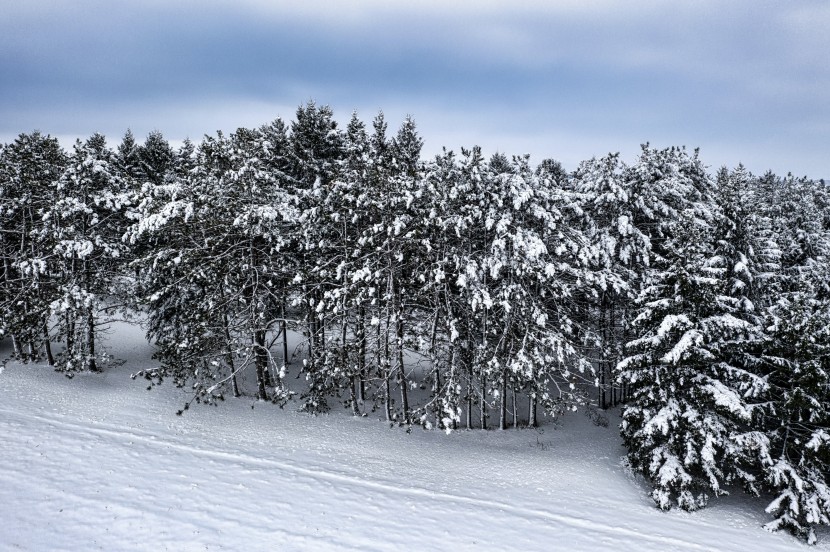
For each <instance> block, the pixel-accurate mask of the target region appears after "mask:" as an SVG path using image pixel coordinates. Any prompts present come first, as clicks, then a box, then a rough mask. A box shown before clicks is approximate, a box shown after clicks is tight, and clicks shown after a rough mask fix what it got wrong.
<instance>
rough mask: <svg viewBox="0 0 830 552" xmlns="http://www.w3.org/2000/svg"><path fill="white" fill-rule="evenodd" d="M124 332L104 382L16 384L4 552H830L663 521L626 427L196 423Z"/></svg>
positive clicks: (346, 419) (705, 524)
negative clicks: (631, 461) (630, 449)
mask: <svg viewBox="0 0 830 552" xmlns="http://www.w3.org/2000/svg"><path fill="white" fill-rule="evenodd" d="M115 330H116V331H115V332H114V333H113V334H112V335H111V336H110V337H109V342H110V347H111V351H112V353H113V354H114V355H115V356H116V357H117V358H120V359H123V360H125V361H126V362H125V363H124V364H123V365H122V366H118V367H111V368H108V369H107V371H106V372H105V373H104V374H101V375H79V376H77V377H75V379H73V380H69V379H67V378H65V377H64V376H62V375H60V374H57V373H55V372H53V371H52V370H51V369H50V368H48V367H45V366H21V365H17V364H13V363H9V364H8V366H7V367H6V369H5V371H4V372H3V373H2V374H0V436H2V437H0V550H56V551H57V550H72V551H76V550H108V551H111V550H480V549H485V548H489V549H491V550H522V551H529V550H592V551H596V550H615V551H620V550H637V551H660V552H663V551H668V550H736V551H741V552H753V551H770V552H771V551H776V550H796V549H803V550H807V549H812V550H816V549H818V550H830V535H828V533H827V531H822V532H820V533H819V539H820V541H819V545H818V546H817V547H814V548H811V547H807V546H806V545H804V544H801V543H800V542H798V541H796V540H795V539H794V538H792V537H790V536H789V535H787V534H775V535H773V534H769V533H767V532H766V531H764V530H763V529H761V525H762V524H763V523H765V522H766V521H768V520H769V518H768V516H767V515H766V514H765V513H764V512H763V507H764V505H765V502H764V501H759V500H754V501H750V502H749V503H747V502H746V499H745V498H744V497H742V496H738V495H736V496H735V497H728V498H726V499H722V500H720V501H715V502H713V503H712V505H711V506H710V507H709V508H707V509H705V510H703V511H701V512H697V513H694V514H689V513H685V512H680V511H672V512H668V513H665V512H660V511H658V510H657V509H656V508H655V507H654V505H653V502H652V501H651V499H650V498H649V497H648V495H647V488H646V486H645V485H644V484H643V483H642V482H641V481H638V480H637V479H635V478H633V477H632V476H630V475H629V474H628V472H627V471H626V469H625V467H624V465H623V463H622V456H623V454H624V451H623V449H622V448H621V446H620V439H619V436H618V434H617V430H616V427H615V424H616V420H615V419H612V420H611V424H610V427H608V428H602V427H596V426H594V425H592V424H591V423H590V421H589V420H588V419H587V418H586V417H585V416H583V415H582V414H578V413H577V414H572V415H570V416H567V417H565V418H563V419H562V421H561V422H560V423H559V424H557V425H555V426H554V425H552V424H550V423H547V424H546V425H544V426H543V427H542V429H541V430H540V431H534V430H510V431H504V432H500V431H487V432H481V431H469V432H468V431H457V432H454V433H453V434H451V435H449V436H447V435H445V434H444V433H443V432H439V431H422V430H421V429H420V428H415V429H413V431H412V433H411V434H407V433H406V432H405V431H403V430H402V429H398V428H395V429H390V428H389V426H388V425H387V424H385V423H383V422H381V421H379V420H378V415H370V416H368V417H366V418H359V419H358V418H352V417H351V416H350V415H349V413H348V412H346V411H340V410H335V411H334V412H333V413H332V414H330V415H326V416H318V417H311V416H309V415H306V414H301V413H297V412H294V411H293V407H292V405H291V404H289V406H288V407H287V408H286V409H285V410H280V409H279V408H277V407H275V406H273V405H271V404H263V403H254V402H253V401H252V400H251V399H247V398H242V399H230V400H228V401H227V402H226V403H225V404H223V405H221V406H220V407H218V408H214V407H202V406H199V405H194V407H192V408H191V409H190V410H189V411H188V412H186V413H185V414H184V416H181V417H179V416H176V415H175V412H176V411H177V410H178V409H179V408H181V406H182V405H183V403H184V401H185V400H186V399H187V396H186V395H185V394H183V392H182V391H181V390H178V389H176V388H175V387H173V386H172V385H169V384H165V385H163V386H161V387H157V388H155V389H153V390H152V391H147V390H146V383H145V382H143V381H139V380H135V381H133V380H131V379H130V378H129V377H128V376H129V374H130V373H131V372H135V371H137V370H138V369H140V368H142V367H147V366H152V365H153V364H152V362H153V361H151V360H150V355H151V353H152V348H151V347H150V346H149V345H148V344H147V343H146V342H145V341H144V339H143V335H142V332H141V330H139V329H137V328H134V327H130V326H126V325H123V324H122V325H119V326H117V327H116V328H115ZM0 347H2V350H0V358H4V357H7V356H8V354H9V351H8V348H9V343H8V340H7V341H6V342H3V343H2V344H0Z"/></svg>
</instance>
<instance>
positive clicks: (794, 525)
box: [756, 279, 830, 544]
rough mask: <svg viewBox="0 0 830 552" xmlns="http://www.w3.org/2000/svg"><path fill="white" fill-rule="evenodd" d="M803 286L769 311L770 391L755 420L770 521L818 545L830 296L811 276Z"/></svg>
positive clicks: (828, 401) (825, 517)
mask: <svg viewBox="0 0 830 552" xmlns="http://www.w3.org/2000/svg"><path fill="white" fill-rule="evenodd" d="M799 287H800V289H798V290H795V291H791V292H789V293H787V294H784V295H782V296H781V297H780V298H779V299H778V301H776V303H775V304H774V305H773V306H772V307H771V308H770V309H769V310H768V315H767V324H769V326H768V329H767V332H768V336H769V337H768V343H767V344H766V346H765V348H764V352H765V354H764V357H763V359H764V363H763V375H764V377H765V378H766V381H767V382H768V384H769V392H768V394H767V395H766V397H765V398H766V402H764V403H763V404H762V406H763V409H762V414H761V415H760V416H758V417H757V420H756V428H757V429H758V430H759V431H762V432H763V434H764V436H765V439H766V442H765V444H766V445H767V448H766V450H765V452H766V453H767V455H766V456H765V457H764V458H762V459H761V460H762V461H761V462H759V466H758V467H759V471H760V472H761V473H762V477H763V482H764V484H765V488H766V490H767V491H768V492H770V493H772V494H773V495H774V496H775V499H774V500H773V501H772V502H771V503H770V504H769V505H768V507H767V512H769V513H770V514H772V515H773V516H775V519H774V520H773V521H771V522H770V523H768V524H767V525H765V528H766V529H768V530H770V531H777V530H780V529H785V530H788V531H790V532H792V533H793V534H794V535H796V536H798V537H800V538H803V539H804V540H806V541H807V542H808V543H809V544H815V543H816V540H817V537H816V533H815V527H817V526H820V525H825V526H826V525H830V481H828V473H830V408H828V405H830V301H828V300H827V299H822V300H818V299H815V298H814V297H815V291H814V289H812V287H813V286H812V285H811V283H810V282H809V281H808V280H807V279H803V280H802V282H801V285H800V286H799Z"/></svg>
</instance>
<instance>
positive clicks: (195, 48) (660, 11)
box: [0, 0, 830, 177]
mask: <svg viewBox="0 0 830 552" xmlns="http://www.w3.org/2000/svg"><path fill="white" fill-rule="evenodd" d="M0 3H5V4H7V5H5V6H2V10H3V12H4V17H3V18H0V52H2V53H0V74H1V75H3V77H2V79H0V140H2V141H8V140H10V139H12V138H13V137H14V136H15V135H16V134H17V133H19V132H24V131H29V130H32V129H35V128H37V129H40V130H42V131H44V132H50V133H52V134H55V135H59V136H66V137H74V136H86V135H89V134H91V133H92V132H95V131H101V132H104V133H106V134H107V135H108V136H109V137H110V138H111V140H112V141H117V140H118V139H119V137H120V136H121V135H122V134H123V132H124V130H125V129H126V128H127V127H131V128H132V129H133V131H134V132H135V133H136V134H137V135H138V136H141V135H143V134H146V133H147V132H149V131H150V130H153V129H160V130H162V131H163V132H164V133H165V135H166V136H167V137H168V138H170V139H173V140H181V139H183V138H185V137H186V136H189V137H191V138H198V137H200V136H201V135H202V134H204V133H210V132H213V131H214V130H216V129H223V130H232V129H233V128H235V127H236V126H253V125H258V124H261V123H264V122H267V121H268V120H271V119H273V118H274V117H276V116H282V117H283V118H286V119H290V118H291V117H292V115H293V111H294V109H295V107H296V105H297V104H299V103H301V102H304V101H306V100H308V99H311V98H314V99H316V100H317V101H318V102H320V103H329V104H331V105H332V106H333V107H334V108H335V112H336V113H337V114H338V116H339V117H340V118H341V119H346V118H347V117H348V115H349V113H350V112H351V111H352V110H353V109H357V110H358V111H359V112H360V114H361V115H362V116H363V118H364V119H367V120H368V119H371V117H372V116H373V115H374V114H375V113H376V112H377V111H378V110H379V109H383V110H384V111H385V112H386V114H387V115H388V117H389V119H390V120H393V121H394V120H396V119H401V118H402V117H403V116H404V115H406V114H412V115H413V116H414V117H415V119H416V121H417V122H418V124H419V127H420V130H421V133H422V135H423V136H424V138H425V139H426V150H427V151H428V152H430V153H432V152H437V151H438V150H440V148H441V146H447V147H450V148H458V146H460V145H466V146H469V145H472V144H476V143H477V144H481V145H482V146H484V147H485V149H486V150H489V151H495V150H500V151H505V152H508V153H525V152H527V153H531V154H532V155H533V156H534V158H535V159H537V160H539V159H541V158H543V157H556V158H558V159H561V160H562V161H564V162H565V164H566V165H568V166H571V167H573V166H575V164H576V163H577V162H578V161H579V160H580V159H584V158H587V157H591V156H593V155H602V154H604V153H606V152H607V151H609V150H614V151H617V150H621V151H622V152H623V154H624V155H626V156H627V157H629V158H633V156H634V155H635V153H636V151H637V149H638V144H639V143H641V142H644V141H651V142H652V143H654V144H656V145H674V144H678V145H679V144H685V145H687V146H689V147H696V146H700V147H701V148H702V154H703V157H704V160H706V161H708V162H709V163H711V164H713V165H719V164H722V163H725V164H729V165H734V164H736V163H738V162H744V163H745V164H747V165H748V166H749V167H750V168H751V169H752V170H753V171H755V172H762V171H764V170H766V169H773V170H775V171H777V172H787V171H793V172H796V173H798V174H803V173H806V174H809V175H811V176H814V177H822V176H830V166H828V161H827V151H829V150H830V102H827V101H826V98H827V95H828V91H830V64H828V63H827V61H826V57H827V54H828V53H830V33H828V32H827V29H828V28H830V5H828V4H827V3H826V2H820V1H796V2H789V3H786V4H782V3H775V2H749V1H736V2H730V3H722V2H708V1H704V2H695V3H677V2H675V3H669V2H657V1H653V2H651V1H639V2H610V1H598V2H577V1H566V2H557V3H555V6H553V7H552V6H548V5H547V4H553V3H543V2H530V1H518V2H509V3H508V2H495V1H480V0H479V1H471V0H460V1H455V2H452V3H450V2H439V1H436V0H421V1H414V2H408V3H403V2H388V1H380V0H369V1H362V2H314V1H307V2H304V3H302V6H299V4H300V3H296V2H287V1H264V0H263V1H255V0H245V1H241V2H235V3H234V4H233V5H232V6H231V5H230V4H227V3H220V2H204V1H203V2H189V1H188V2H177V3H171V2H161V1H145V2H141V3H126V2H124V3H122V2H112V1H109V2H104V1H100V0H86V1H81V2H72V3H69V2H60V1H45V0H44V1H34V2H12V1H11V0H7V1H6V2H0Z"/></svg>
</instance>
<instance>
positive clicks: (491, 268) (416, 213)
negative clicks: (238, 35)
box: [0, 102, 830, 544]
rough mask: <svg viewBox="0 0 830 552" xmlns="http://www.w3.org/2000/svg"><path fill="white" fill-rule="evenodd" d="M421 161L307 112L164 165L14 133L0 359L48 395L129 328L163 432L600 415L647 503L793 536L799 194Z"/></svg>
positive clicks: (766, 181) (815, 231) (826, 440)
mask: <svg viewBox="0 0 830 552" xmlns="http://www.w3.org/2000/svg"><path fill="white" fill-rule="evenodd" d="M422 146H423V139H422V138H421V137H420V135H419V134H418V132H417V129H416V125H415V122H414V120H413V119H411V118H409V117H407V118H406V119H405V120H404V121H403V122H402V123H401V124H400V126H399V127H398V128H397V130H390V129H389V128H388V124H387V121H386V120H385V118H384V115H383V113H379V114H378V115H377V116H376V117H374V119H373V120H372V121H371V123H369V124H366V123H365V122H363V121H362V120H361V119H360V118H359V117H358V116H357V114H353V115H352V116H351V119H350V120H349V122H348V124H347V125H346V126H345V128H341V127H340V126H339V125H338V124H337V122H336V120H335V117H334V114H333V112H332V110H331V109H330V108H329V107H327V106H319V105H317V104H315V103H314V102H309V103H307V104H305V105H302V106H300V107H299V108H298V109H297V112H296V115H295V119H294V120H293V121H290V122H285V121H283V120H281V119H276V120H274V121H273V122H270V123H268V124H265V125H263V126H261V127H259V128H254V129H248V128H240V129H238V130H236V131H235V132H233V133H231V134H228V135H225V134H224V133H222V132H217V133H215V134H214V135H206V136H205V137H204V138H203V139H202V140H201V142H200V143H198V144H195V143H193V142H191V141H190V140H185V141H184V143H183V144H182V145H181V147H178V148H173V147H171V145H170V144H169V142H168V141H167V140H166V139H165V138H164V137H163V135H162V133H161V132H158V131H155V132H152V133H150V134H149V135H148V136H147V137H146V139H145V140H144V141H143V143H139V142H138V141H137V140H136V138H135V137H134V136H133V134H132V133H131V132H130V131H127V132H126V134H125V135H124V136H123V138H122V139H121V141H120V143H119V144H118V145H117V146H116V147H111V146H109V145H108V143H107V141H106V139H105V137H104V136H102V135H100V134H94V135H92V136H91V137H89V138H88V139H86V140H85V141H82V140H78V141H77V142H76V143H75V144H74V146H73V147H72V149H71V151H66V150H64V149H63V148H62V147H61V145H60V144H59V142H58V140H57V139H56V138H53V137H51V136H49V135H44V134H42V133H40V132H37V131H35V132H31V133H28V134H20V135H19V137H18V138H17V139H16V140H14V141H13V142H12V143H9V144H5V145H2V146H0V257H2V266H0V339H7V340H9V341H11V343H12V344H13V347H12V349H13V356H14V360H15V361H19V362H30V363H36V362H46V363H48V364H49V365H51V366H54V368H55V370H58V371H60V372H63V373H65V374H66V375H67V376H68V377H72V376H73V375H74V374H76V373H78V372H93V373H94V372H100V371H103V370H106V368H107V366H108V364H109V363H112V362H117V360H118V359H114V358H112V357H111V356H110V355H109V354H108V352H107V350H106V349H104V348H102V347H101V332H103V331H105V329H106V328H107V326H108V324H109V323H110V322H111V321H112V320H114V319H116V318H123V317H131V318H133V319H134V320H135V321H136V323H141V324H143V325H144V327H145V328H146V332H147V338H148V340H150V341H151V342H152V343H153V344H154V345H155V347H156V353H155V360H156V361H157V363H156V365H155V366H153V367H149V368H147V369H144V370H141V371H139V372H137V373H135V374H133V377H135V378H136V379H137V380H139V379H140V380H144V381H145V382H146V385H147V386H148V388H149V389H151V390H152V388H153V386H155V385H159V384H172V385H176V386H180V387H185V388H187V389H189V390H192V400H191V401H189V402H187V403H186V404H184V405H183V406H182V410H181V411H179V412H178V413H179V414H182V413H183V412H184V411H185V410H187V409H188V408H190V407H192V405H193V404H194V403H201V404H208V405H214V404H219V403H221V402H223V401H226V400H232V398H233V397H239V396H242V395H245V394H248V395H251V394H253V395H254V397H255V398H256V399H257V400H261V401H270V402H273V403H276V404H279V405H281V406H290V407H292V408H299V409H301V410H304V411H307V412H309V413H311V414H315V413H321V412H326V411H328V410H330V409H334V408H341V409H343V408H345V409H348V411H350V412H351V413H352V414H354V415H355V416H362V415H366V414H367V413H372V412H377V413H380V415H381V416H382V417H383V418H384V419H385V420H386V421H387V422H388V423H389V424H390V425H391V426H393V427H400V428H402V429H403V430H406V431H411V430H412V429H413V428H414V427H416V426H418V427H420V428H423V429H425V430H441V431H446V432H452V431H454V430H469V429H481V430H484V429H502V430H505V429H509V428H518V427H535V426H537V425H539V424H540V423H542V421H543V419H551V418H556V417H558V416H560V415H563V414H565V413H566V412H569V411H576V410H583V411H584V412H586V413H587V414H588V415H589V416H591V417H592V419H594V420H595V422H596V423H598V424H602V423H603V422H604V423H607V418H606V417H605V415H604V413H603V412H604V411H605V410H607V409H610V408H620V409H621V413H622V423H621V424H620V427H619V431H620V432H621V435H622V438H623V442H624V444H625V447H626V449H627V457H628V462H629V464H630V466H631V467H632V469H633V470H634V471H635V472H637V473H639V474H641V475H642V476H643V478H644V479H645V480H646V481H647V482H648V483H649V484H650V486H651V488H652V492H651V497H652V498H653V499H654V502H655V503H656V505H657V507H659V508H661V509H671V508H674V507H677V508H681V509H684V510H696V509H699V508H702V507H704V506H706V504H707V502H708V501H710V500H711V499H712V498H715V497H718V496H720V495H724V494H726V493H729V492H746V493H748V494H750V495H754V496H758V497H761V498H762V499H769V504H768V506H767V508H766V511H767V512H768V514H769V516H770V521H769V523H768V524H767V525H766V528H767V529H769V530H770V531H777V530H787V531H790V532H792V533H793V534H794V535H796V536H797V537H799V538H801V539H803V540H805V541H806V542H808V543H811V544H813V543H815V542H816V539H817V537H816V532H815V528H816V527H817V526H821V525H825V526H826V525H830V488H828V476H830V429H828V426H830V374H829V373H828V369H830V264H829V263H830V190H828V186H827V183H825V182H824V181H823V180H811V179H808V178H806V177H805V178H802V177H796V176H793V175H792V174H788V175H786V176H780V175H776V174H773V173H771V172H768V173H766V174H763V175H754V174H752V173H750V172H749V171H748V170H747V169H746V168H744V167H743V166H742V165H737V166H736V167H735V168H727V167H723V168H718V169H715V170H712V169H711V168H710V167H708V166H707V165H705V163H704V161H703V160H702V159H701V157H700V155H699V153H698V151H696V150H695V151H689V150H686V149H685V148H682V147H670V148H665V149H659V148H654V147H652V146H651V145H649V144H644V145H643V146H642V148H641V150H640V152H639V156H638V157H637V159H636V160H635V162H634V163H633V164H628V163H626V162H625V161H623V160H622V159H621V158H620V155H619V154H614V153H612V154H608V155H606V156H604V157H598V158H593V159H590V160H586V161H583V162H582V163H580V164H579V165H578V166H577V167H576V168H574V169H573V170H570V171H569V170H566V169H565V168H564V167H563V166H562V165H561V164H560V163H559V162H557V161H556V160H555V159H544V160H541V161H540V162H538V163H532V162H531V159H530V158H529V157H528V156H526V155H524V156H523V155H515V156H512V157H508V156H507V155H504V154H501V153H496V154H493V155H491V156H489V157H486V156H484V155H483V154H482V151H481V149H480V148H478V147H471V148H470V149H466V148H461V150H460V152H459V153H456V152H453V151H449V150H446V149H445V150H443V152H442V153H441V154H439V155H436V156H435V157H434V158H433V159H431V160H424V159H423V157H422ZM290 332H296V333H298V334H300V335H302V343H301V345H300V346H299V347H295V346H289V339H288V336H289V333H290ZM9 360H11V359H5V360H3V359H0V362H3V363H5V362H8V361H9ZM243 372H244V373H246V374H251V376H252V380H253V381H255V382H256V385H255V387H254V388H252V389H247V388H246V387H245V386H243V385H241V384H240V382H239V379H240V375H241V374H242V373H243ZM0 377H3V376H2V375H0ZM289 378H293V379H298V380H299V381H301V382H302V383H301V386H300V387H301V389H300V387H298V386H297V385H288V383H287V382H288V380H289ZM298 389H300V390H299V391H298ZM151 392H152V391H151Z"/></svg>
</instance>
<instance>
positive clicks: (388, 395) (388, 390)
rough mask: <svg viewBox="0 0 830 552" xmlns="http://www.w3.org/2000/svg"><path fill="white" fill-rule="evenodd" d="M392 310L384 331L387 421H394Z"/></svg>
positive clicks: (384, 386)
mask: <svg viewBox="0 0 830 552" xmlns="http://www.w3.org/2000/svg"><path fill="white" fill-rule="evenodd" d="M390 316H391V314H390V311H388V310H387V313H386V332H384V339H383V402H384V404H385V408H386V421H387V422H391V421H392V404H391V403H392V389H391V387H390V385H391V384H390V382H389V378H390V377H391V374H390V372H391V371H392V370H391V369H392V358H391V356H390V355H391V352H390V351H389V326H390V324H391V320H390Z"/></svg>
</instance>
